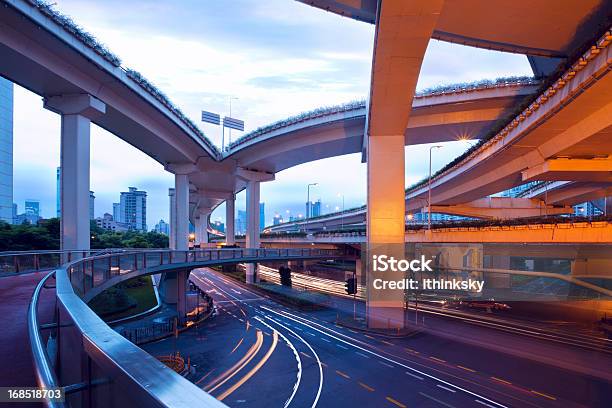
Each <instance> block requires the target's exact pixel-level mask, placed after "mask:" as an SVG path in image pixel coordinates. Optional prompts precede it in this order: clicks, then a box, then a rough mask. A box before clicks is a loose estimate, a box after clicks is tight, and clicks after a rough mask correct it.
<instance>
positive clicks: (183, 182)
mask: <svg viewBox="0 0 612 408" xmlns="http://www.w3.org/2000/svg"><path fill="white" fill-rule="evenodd" d="M174 190H175V210H174V213H175V220H174V221H175V224H174V230H173V231H174V239H175V247H174V248H173V249H176V250H178V251H186V250H188V249H189V178H188V177H187V175H186V174H175V175H174Z"/></svg>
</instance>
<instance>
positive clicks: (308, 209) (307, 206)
mask: <svg viewBox="0 0 612 408" xmlns="http://www.w3.org/2000/svg"><path fill="white" fill-rule="evenodd" d="M318 185H319V183H309V184H308V186H307V187H306V221H305V223H304V232H305V233H306V235H308V219H309V218H310V212H311V209H312V204H311V203H310V187H312V186H318Z"/></svg>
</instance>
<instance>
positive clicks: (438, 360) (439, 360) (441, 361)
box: [429, 357, 446, 363]
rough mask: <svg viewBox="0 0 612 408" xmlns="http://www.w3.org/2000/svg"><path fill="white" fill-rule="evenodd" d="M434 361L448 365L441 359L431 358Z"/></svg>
mask: <svg viewBox="0 0 612 408" xmlns="http://www.w3.org/2000/svg"><path fill="white" fill-rule="evenodd" d="M429 358H431V359H432V360H434V361H437V362H438V363H446V360H442V359H441V358H437V357H429Z"/></svg>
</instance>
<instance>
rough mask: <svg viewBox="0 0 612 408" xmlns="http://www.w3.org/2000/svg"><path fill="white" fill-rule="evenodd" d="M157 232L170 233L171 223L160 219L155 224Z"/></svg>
mask: <svg viewBox="0 0 612 408" xmlns="http://www.w3.org/2000/svg"><path fill="white" fill-rule="evenodd" d="M155 232H157V233H158V234H166V235H170V225H169V224H168V223H167V222H166V221H164V220H159V222H158V223H157V224H155Z"/></svg>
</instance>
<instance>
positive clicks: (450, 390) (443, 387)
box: [436, 384, 457, 392]
mask: <svg viewBox="0 0 612 408" xmlns="http://www.w3.org/2000/svg"><path fill="white" fill-rule="evenodd" d="M436 387H440V388H442V389H443V390H446V391H448V392H457V391H455V390H453V389H450V388H446V387H445V386H443V385H440V384H436Z"/></svg>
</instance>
